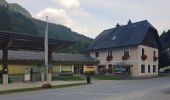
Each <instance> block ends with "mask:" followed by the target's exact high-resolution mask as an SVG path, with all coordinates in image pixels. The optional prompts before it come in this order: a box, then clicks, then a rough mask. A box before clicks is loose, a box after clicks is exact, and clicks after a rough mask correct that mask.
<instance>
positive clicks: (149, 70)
mask: <svg viewBox="0 0 170 100" xmlns="http://www.w3.org/2000/svg"><path fill="white" fill-rule="evenodd" d="M150 72H151V65H148V73H150Z"/></svg>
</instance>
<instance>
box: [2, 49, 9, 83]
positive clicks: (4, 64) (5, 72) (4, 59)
mask: <svg viewBox="0 0 170 100" xmlns="http://www.w3.org/2000/svg"><path fill="white" fill-rule="evenodd" d="M2 51H3V55H2V69H3V84H8V48H7V47H6V46H4V47H3V48H2Z"/></svg>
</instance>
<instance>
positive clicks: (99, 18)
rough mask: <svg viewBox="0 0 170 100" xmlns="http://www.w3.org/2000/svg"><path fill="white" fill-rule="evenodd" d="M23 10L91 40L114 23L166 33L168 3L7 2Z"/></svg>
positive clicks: (169, 18)
mask: <svg viewBox="0 0 170 100" xmlns="http://www.w3.org/2000/svg"><path fill="white" fill-rule="evenodd" d="M7 1H8V2H9V3H18V4H20V5H22V6H23V7H24V8H26V9H27V10H28V11H29V12H30V13H31V14H32V16H33V17H35V18H38V19H42V20H45V16H47V15H48V16H49V20H50V21H51V22H53V23H56V24H63V25H65V26H68V27H70V28H71V29H72V30H73V31H76V32H79V33H80V34H84V35H86V36H88V37H92V38H95V37H96V36H97V35H98V34H99V33H100V32H101V31H103V30H105V29H108V28H113V27H115V25H116V24H117V23H120V24H126V23H127V21H128V20H129V19H131V20H132V22H136V21H141V20H148V21H149V22H150V23H151V24H152V25H153V26H155V28H157V30H158V31H159V34H161V33H162V31H163V30H165V31H167V30H168V29H170V0H7Z"/></svg>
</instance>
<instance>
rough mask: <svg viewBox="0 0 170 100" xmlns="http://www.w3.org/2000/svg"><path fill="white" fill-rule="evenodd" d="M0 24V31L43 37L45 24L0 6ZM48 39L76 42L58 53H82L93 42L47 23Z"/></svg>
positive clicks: (63, 27) (59, 26)
mask: <svg viewBox="0 0 170 100" xmlns="http://www.w3.org/2000/svg"><path fill="white" fill-rule="evenodd" d="M0 22H1V23H0V30H4V31H12V32H18V33H24V34H28V35H37V36H42V37H44V33H45V25H46V22H44V21H41V20H37V19H34V18H30V17H26V16H25V15H23V14H21V13H19V12H16V11H15V10H11V9H10V7H9V6H0ZM49 37H50V38H54V39H60V40H70V41H77V42H78V43H76V44H74V45H72V46H70V47H69V48H66V49H64V50H62V51H58V52H69V53H82V52H84V51H85V49H86V47H87V46H88V45H89V44H90V43H91V42H92V41H93V39H91V38H88V37H86V36H84V35H80V34H78V33H76V32H72V31H71V29H70V28H67V27H65V26H63V25H56V24H53V23H49Z"/></svg>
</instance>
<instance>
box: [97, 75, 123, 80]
mask: <svg viewBox="0 0 170 100" xmlns="http://www.w3.org/2000/svg"><path fill="white" fill-rule="evenodd" d="M94 79H96V80H120V79H121V78H120V77H116V76H112V75H94Z"/></svg>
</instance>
